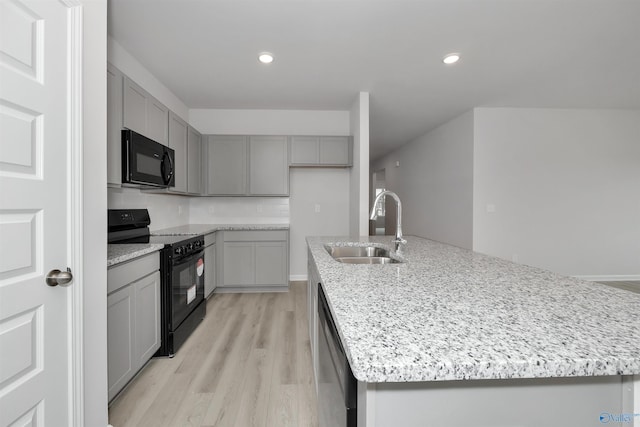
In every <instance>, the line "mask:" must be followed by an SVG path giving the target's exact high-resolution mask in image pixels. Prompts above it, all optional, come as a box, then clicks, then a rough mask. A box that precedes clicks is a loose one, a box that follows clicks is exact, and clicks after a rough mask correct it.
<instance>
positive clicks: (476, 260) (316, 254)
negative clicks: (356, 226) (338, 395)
mask: <svg viewBox="0 0 640 427" xmlns="http://www.w3.org/2000/svg"><path fill="white" fill-rule="evenodd" d="M360 239H362V240H361V241H362V242H371V243H373V244H374V245H378V246H385V247H387V248H389V247H391V238H390V237H382V236H381V237H369V238H367V237H361V238H360ZM406 239H407V241H408V243H407V244H406V245H405V248H403V250H402V251H401V254H402V257H403V259H404V260H405V261H406V262H405V263H402V264H387V265H353V264H342V263H339V262H337V261H335V260H334V259H333V258H331V256H330V255H329V254H328V252H327V251H326V249H325V248H324V245H325V244H327V243H337V244H342V245H350V244H349V242H353V241H354V240H353V239H350V238H344V237H336V238H332V237H309V238H307V243H308V245H309V248H310V249H311V254H312V257H313V259H314V260H315V263H316V265H317V267H318V272H319V274H320V277H321V281H322V283H323V285H324V289H325V292H326V295H327V300H328V302H329V306H330V309H331V312H332V313H333V316H334V320H335V322H336V325H337V328H338V333H339V335H340V337H341V340H342V343H343V346H344V348H345V352H346V353H347V357H348V359H349V362H350V364H351V369H352V370H353V374H354V376H355V377H356V378H357V379H358V380H360V381H364V382H409V381H445V380H471V379H506V378H545V377H574V376H600V375H631V374H634V375H637V374H640V295H638V294H634V293H631V292H627V291H624V290H619V289H615V288H611V287H608V286H605V285H602V284H598V283H593V282H586V281H583V280H578V279H575V278H571V277H564V276H560V275H558V274H555V273H551V272H548V271H545V270H541V269H538V268H534V267H529V266H525V265H520V264H515V263H512V262H508V261H505V260H502V259H499V258H494V257H490V256H487V255H482V254H479V253H475V252H472V251H468V250H465V249H461V248H457V247H454V246H450V245H446V244H442V243H438V242H434V241H430V240H426V239H421V238H417V237H411V236H407V237H406ZM351 245H354V244H351ZM355 245H356V246H362V244H355Z"/></svg>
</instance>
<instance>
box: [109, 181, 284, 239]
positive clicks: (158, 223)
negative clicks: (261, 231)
mask: <svg viewBox="0 0 640 427" xmlns="http://www.w3.org/2000/svg"><path fill="white" fill-rule="evenodd" d="M108 207H109V209H141V208H147V209H149V216H150V217H151V226H150V228H151V230H160V229H163V228H168V227H175V226H179V225H184V224H209V223H217V224H243V223H256V224H274V223H275V224H282V223H289V220H290V211H289V198H287V197H189V196H177V195H166V194H154V193H147V192H144V191H140V190H139V189H137V188H109V190H108Z"/></svg>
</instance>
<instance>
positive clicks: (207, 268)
mask: <svg viewBox="0 0 640 427" xmlns="http://www.w3.org/2000/svg"><path fill="white" fill-rule="evenodd" d="M215 288H216V245H209V246H207V247H206V248H204V296H205V298H208V297H209V295H211V293H212V292H213V291H214V289H215Z"/></svg>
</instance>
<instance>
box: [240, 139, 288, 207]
mask: <svg viewBox="0 0 640 427" xmlns="http://www.w3.org/2000/svg"><path fill="white" fill-rule="evenodd" d="M288 165H289V157H288V146H287V138H286V137H285V136H251V137H249V194H251V195H254V196H255V195H259V196H286V195H288V194H289V168H288Z"/></svg>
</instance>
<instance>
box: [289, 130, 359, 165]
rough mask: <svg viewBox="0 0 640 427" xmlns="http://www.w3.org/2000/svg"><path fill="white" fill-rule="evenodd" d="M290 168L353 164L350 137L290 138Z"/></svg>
mask: <svg viewBox="0 0 640 427" xmlns="http://www.w3.org/2000/svg"><path fill="white" fill-rule="evenodd" d="M289 150H290V154H291V162H290V166H294V167H295V166H300V167H302V166H315V167H349V166H352V164H353V140H352V138H351V137H350V136H292V137H290V148H289Z"/></svg>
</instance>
